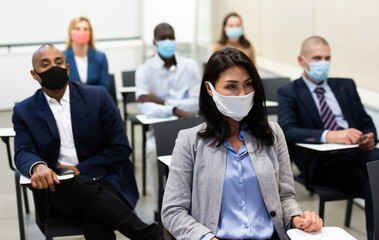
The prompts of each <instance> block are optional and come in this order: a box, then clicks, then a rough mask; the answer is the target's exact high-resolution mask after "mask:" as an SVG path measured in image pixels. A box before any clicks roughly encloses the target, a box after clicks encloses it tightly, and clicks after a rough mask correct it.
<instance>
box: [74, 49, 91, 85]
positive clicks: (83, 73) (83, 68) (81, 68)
mask: <svg viewBox="0 0 379 240" xmlns="http://www.w3.org/2000/svg"><path fill="white" fill-rule="evenodd" d="M75 63H76V69H78V74H79V77H80V81H81V82H82V83H83V84H86V83H87V72H88V56H87V57H75Z"/></svg>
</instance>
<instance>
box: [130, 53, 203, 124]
mask: <svg viewBox="0 0 379 240" xmlns="http://www.w3.org/2000/svg"><path fill="white" fill-rule="evenodd" d="M175 59H176V65H173V66H171V68H170V69H167V68H166V67H164V61H163V60H162V59H161V58H160V57H159V55H158V54H156V55H155V56H154V57H153V58H151V59H149V60H147V61H146V63H145V64H143V65H141V66H139V67H138V69H137V70H136V98H137V99H138V97H139V96H140V95H143V94H148V90H150V91H151V92H152V93H153V94H154V95H156V96H157V97H158V98H160V99H162V100H164V101H165V105H160V104H156V103H152V102H146V103H139V104H137V106H138V109H139V112H140V113H142V114H145V115H147V116H155V117H169V116H171V115H172V110H173V108H174V107H177V108H179V109H181V110H184V111H188V112H191V113H194V114H196V113H197V112H198V110H199V106H198V105H199V93H200V72H199V67H198V65H197V63H196V62H195V61H194V60H192V59H190V58H186V57H181V56H178V55H175Z"/></svg>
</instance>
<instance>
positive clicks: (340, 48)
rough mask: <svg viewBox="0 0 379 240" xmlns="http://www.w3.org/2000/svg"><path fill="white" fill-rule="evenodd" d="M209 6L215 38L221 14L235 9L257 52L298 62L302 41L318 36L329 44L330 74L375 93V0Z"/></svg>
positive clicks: (258, 0) (244, 0)
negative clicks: (212, 11)
mask: <svg viewBox="0 0 379 240" xmlns="http://www.w3.org/2000/svg"><path fill="white" fill-rule="evenodd" d="M212 8H213V9H214V15H213V16H214V17H213V26H215V28H213V29H214V32H213V37H214V38H213V40H214V41H216V40H217V39H218V38H219V34H220V31H221V23H222V20H223V18H224V16H225V15H226V14H227V13H229V12H231V11H236V12H238V13H240V14H241V16H242V18H243V24H244V29H245V32H246V35H247V37H248V38H249V39H250V40H251V41H252V42H253V44H254V46H255V48H256V52H257V53H258V55H259V56H261V57H264V58H267V59H271V60H274V61H277V62H281V63H284V64H288V65H291V66H297V60H296V57H297V56H298V54H299V51H300V46H301V43H302V41H303V40H304V39H305V38H307V37H309V36H311V35H320V36H323V37H324V38H326V39H327V41H329V44H330V46H331V50H332V65H331V76H339V77H351V78H353V79H354V80H355V81H356V82H357V85H358V86H360V87H364V88H369V89H372V90H375V91H378V92H379V84H377V82H378V79H377V66H378V65H379V57H378V53H379V44H378V39H379V27H378V26H379V11H378V9H379V1H373V0H334V1H330V0H285V1H283V0H239V1H234V0H213V1H212ZM258 66H259V62H258Z"/></svg>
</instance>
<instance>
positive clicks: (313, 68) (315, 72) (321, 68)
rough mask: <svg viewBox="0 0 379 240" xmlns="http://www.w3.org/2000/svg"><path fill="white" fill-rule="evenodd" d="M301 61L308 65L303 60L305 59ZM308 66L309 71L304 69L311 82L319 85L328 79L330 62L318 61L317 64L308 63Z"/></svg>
mask: <svg viewBox="0 0 379 240" xmlns="http://www.w3.org/2000/svg"><path fill="white" fill-rule="evenodd" d="M303 59H304V61H305V62H307V63H308V61H307V60H305V57H303ZM308 64H309V71H308V70H307V69H306V68H305V71H306V72H307V74H308V76H309V77H310V78H311V79H312V80H313V81H315V82H317V83H320V82H322V81H324V80H325V79H327V78H328V75H329V68H330V62H328V61H318V62H310V63H308Z"/></svg>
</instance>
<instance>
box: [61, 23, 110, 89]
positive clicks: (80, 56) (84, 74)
mask: <svg viewBox="0 0 379 240" xmlns="http://www.w3.org/2000/svg"><path fill="white" fill-rule="evenodd" d="M64 54H65V56H66V61H67V63H68V64H69V66H70V73H69V81H72V82H80V83H83V84H89V85H101V86H104V87H105V88H107V89H108V86H109V78H108V62H107V57H106V56H105V54H104V53H103V52H100V51H97V50H96V49H95V40H94V38H93V30H92V25H91V23H90V21H89V20H88V18H85V17H77V18H74V19H73V20H72V21H71V23H70V25H69V27H68V39H67V50H66V51H64Z"/></svg>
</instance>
